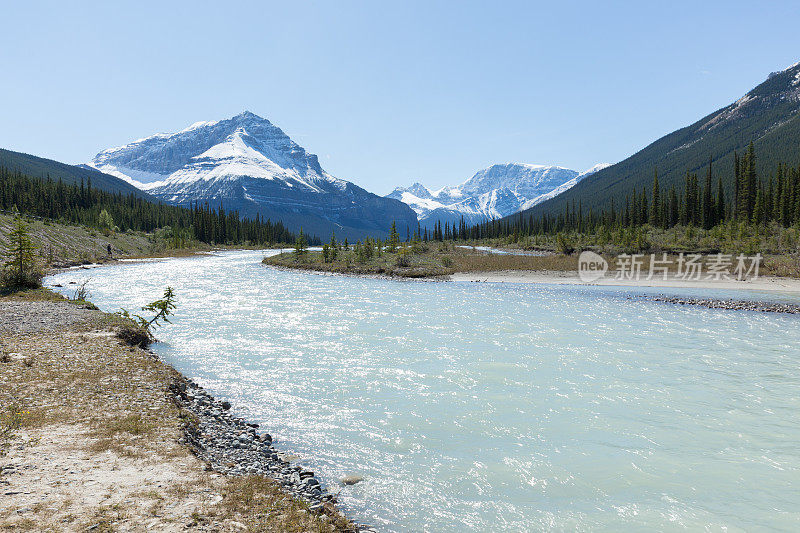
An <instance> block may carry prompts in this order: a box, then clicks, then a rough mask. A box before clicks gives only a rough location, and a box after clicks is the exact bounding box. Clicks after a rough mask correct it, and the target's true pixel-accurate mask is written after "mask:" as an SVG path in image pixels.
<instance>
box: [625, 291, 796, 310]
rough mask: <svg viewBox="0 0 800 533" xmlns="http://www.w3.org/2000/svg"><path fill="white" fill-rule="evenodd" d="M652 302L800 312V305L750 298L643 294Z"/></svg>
mask: <svg viewBox="0 0 800 533" xmlns="http://www.w3.org/2000/svg"><path fill="white" fill-rule="evenodd" d="M641 298H642V299H644V300H649V301H651V302H664V303H669V304H676V305H699V306H701V307H708V308H709V309H729V310H735V311H757V312H759V313H789V314H800V305H796V304H788V303H771V302H758V301H749V300H718V299H714V298H682V297H677V296H665V295H659V296H643V297H641Z"/></svg>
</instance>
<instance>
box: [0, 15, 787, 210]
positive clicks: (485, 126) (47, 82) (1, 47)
mask: <svg viewBox="0 0 800 533" xmlns="http://www.w3.org/2000/svg"><path fill="white" fill-rule="evenodd" d="M118 4H119V3H117V2H92V3H89V2H75V3H73V2H50V3H47V2H4V5H3V9H2V11H3V24H2V29H1V30H0V99H2V106H0V147H3V148H9V149H12V150H18V151H23V152H28V153H33V154H36V155H41V156H44V157H49V158H53V159H57V160H60V161H64V162H68V163H79V162H85V161H87V160H89V159H90V158H91V157H92V156H93V155H94V154H95V153H97V152H98V151H100V150H102V149H104V148H107V147H111V146H117V145H121V144H125V143H127V142H130V141H132V140H134V139H137V138H141V137H145V136H147V135H150V134H152V133H156V132H167V131H176V130H179V129H182V128H184V127H186V126H188V125H189V124H191V123H193V122H196V121H199V120H212V119H220V118H225V117H228V116H231V115H234V114H236V113H238V112H240V111H242V110H245V109H248V110H250V111H253V112H254V113H257V114H259V115H261V116H264V117H266V118H268V119H270V120H271V121H272V122H273V123H274V124H276V125H278V126H279V127H281V128H282V129H283V130H284V131H285V132H286V133H287V134H289V135H290V136H291V137H292V138H293V139H295V140H296V141H297V142H298V143H300V144H301V145H303V146H304V147H305V148H306V149H307V150H309V151H310V152H313V153H316V154H318V155H319V156H320V162H321V163H322V165H323V167H324V168H325V169H326V170H328V171H329V172H331V173H332V174H334V175H336V176H338V177H341V178H344V179H347V180H350V181H353V182H355V183H357V184H359V185H361V186H363V187H365V188H367V189H368V190H371V191H373V192H377V193H380V194H385V193H387V192H389V191H390V190H391V189H392V188H394V186H396V185H407V184H409V183H411V182H412V181H415V180H419V181H422V182H423V183H425V184H427V185H429V186H434V187H436V186H442V185H448V184H456V183H459V182H462V181H464V180H466V179H467V178H469V177H470V176H471V175H472V174H473V173H474V172H475V171H477V170H478V169H480V168H483V167H486V166H488V165H490V164H493V163H498V162H508V161H515V162H526V163H547V164H558V165H563V166H567V167H570V168H574V169H577V170H582V169H584V168H587V167H589V166H591V165H592V164H594V163H596V162H601V161H607V162H615V161H618V160H620V159H623V158H625V157H626V156H628V155H630V154H631V153H633V152H635V151H637V150H639V149H640V148H642V147H644V146H645V145H647V144H648V143H650V142H651V141H653V140H655V139H657V138H658V137H660V136H661V135H663V134H665V133H668V132H670V131H672V130H675V129H677V128H679V127H681V126H684V125H687V124H689V123H691V122H693V121H695V120H697V119H699V118H700V117H702V116H704V115H706V114H708V113H710V112H712V111H714V110H716V109H717V108H719V107H722V106H723V105H726V104H728V103H730V102H731V101H733V100H736V99H737V98H739V97H740V96H741V95H743V94H744V93H745V92H747V91H748V90H749V89H750V88H752V87H754V86H755V85H757V84H758V83H759V82H761V81H762V80H763V79H765V78H766V76H767V74H769V72H770V71H773V70H780V69H783V68H785V67H788V66H789V65H790V64H792V63H794V62H795V61H798V60H800V31H798V27H799V26H800V2H796V1H793V2H769V3H763V4H762V3H760V2H752V1H751V2H741V3H738V2H702V1H700V2H698V1H696V0H695V1H692V2H658V3H657V2H619V3H616V2H611V3H607V2H595V1H591V2H569V1H561V2H543V3H540V4H534V3H532V2H481V3H465V2H455V1H454V2H430V1H422V2H405V1H404V2H396V3H389V2H382V1H378V2H340V1H331V2H325V3H323V2H304V1H297V2H293V1H281V2H275V3H267V2H252V3H248V2H226V3H222V2H214V3H213V4H212V3H211V2H185V3H179V2H171V1H163V0H162V1H159V2H152V3H151V2H144V1H140V2H129V3H125V7H120V6H119V5H118Z"/></svg>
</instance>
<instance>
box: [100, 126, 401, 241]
mask: <svg viewBox="0 0 800 533" xmlns="http://www.w3.org/2000/svg"><path fill="white" fill-rule="evenodd" d="M90 165H91V166H92V167H94V168H96V169H98V170H102V171H103V172H106V173H109V174H112V175H114V176H118V177H120V178H121V179H124V180H126V181H128V182H129V183H131V184H133V185H136V186H137V187H140V188H141V189H143V190H146V191H147V192H148V193H150V194H152V195H154V196H155V197H157V198H160V199H162V200H164V201H166V202H169V203H172V204H177V205H189V204H191V203H192V202H198V201H199V202H205V201H208V202H211V203H220V202H221V203H223V205H224V206H225V208H226V209H236V210H238V211H239V212H240V213H241V214H243V215H248V216H254V215H256V214H259V215H260V216H261V217H263V218H271V219H273V220H282V221H283V222H284V224H286V225H287V226H288V227H289V228H292V229H295V230H296V229H299V228H300V227H303V229H304V230H305V231H306V232H307V233H315V234H317V235H323V236H324V235H328V234H330V232H331V231H336V233H337V234H339V235H340V236H343V237H344V236H350V237H351V238H353V237H360V236H363V235H367V234H372V235H376V234H377V235H383V234H385V233H386V232H387V231H388V229H389V227H390V225H391V223H392V221H396V222H397V225H398V227H403V226H416V223H417V218H416V214H415V213H414V211H412V210H411V209H410V208H409V207H408V206H406V205H405V204H403V203H402V202H399V201H396V200H393V199H387V198H382V197H380V196H377V195H375V194H372V193H370V192H367V191H365V190H364V189H362V188H361V187H358V186H356V185H354V184H352V183H350V182H348V181H345V180H341V179H338V178H335V177H333V176H331V175H330V174H328V173H327V172H325V171H324V170H323V169H322V167H321V166H320V164H319V160H318V158H317V156H316V155H314V154H310V153H308V152H306V150H305V149H304V148H303V147H301V146H300V145H298V144H297V143H295V142H294V141H293V140H292V139H290V138H289V136H288V135H286V134H285V133H284V132H283V131H282V130H281V129H280V128H278V127H277V126H275V125H273V124H272V123H271V122H270V121H269V120H267V119H264V118H262V117H259V116H258V115H255V114H253V113H250V112H248V111H245V112H243V113H240V114H239V115H236V116H234V117H232V118H229V119H225V120H219V121H213V122H197V123H195V124H192V125H191V126H189V127H188V128H186V129H184V130H181V131H179V132H177V133H160V134H156V135H152V136H150V137H146V138H144V139H139V140H137V141H134V142H132V143H129V144H127V145H125V146H121V147H118V148H110V149H108V150H104V151H102V152H100V153H99V154H97V155H96V156H95V157H94V158H93V159H92V161H91V163H90Z"/></svg>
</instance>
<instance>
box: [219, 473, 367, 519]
mask: <svg viewBox="0 0 800 533" xmlns="http://www.w3.org/2000/svg"><path fill="white" fill-rule="evenodd" d="M223 498H224V499H223V501H222V504H221V505H222V507H223V509H224V510H225V513H226V516H227V517H228V518H232V519H238V520H241V522H242V523H243V524H244V525H245V526H246V527H247V530H248V531H271V529H270V528H276V529H275V530H278V531H291V532H297V533H300V532H315V533H317V532H318V533H324V532H330V531H356V529H355V528H354V527H353V524H352V523H351V522H349V521H348V520H346V519H344V518H343V517H342V516H341V515H340V514H338V513H336V512H335V511H334V510H333V508H329V509H327V510H326V513H325V514H324V515H323V516H324V518H320V517H317V516H315V515H313V514H311V513H310V512H309V511H308V507H307V506H306V505H305V504H304V503H302V502H299V501H297V500H295V499H292V498H289V497H288V496H287V495H286V493H284V492H283V491H282V490H281V489H280V488H279V486H278V485H277V483H275V482H274V481H272V480H270V479H267V478H265V477H263V476H248V477H239V478H232V479H231V480H229V482H228V484H227V485H226V487H225V490H224V491H223Z"/></svg>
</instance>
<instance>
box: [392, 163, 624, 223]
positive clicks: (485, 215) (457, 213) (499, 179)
mask: <svg viewBox="0 0 800 533" xmlns="http://www.w3.org/2000/svg"><path fill="white" fill-rule="evenodd" d="M606 166H608V165H607V164H605V163H602V164H598V165H595V166H594V167H592V168H591V169H589V170H587V171H585V172H577V171H575V170H570V169H568V168H564V167H559V166H555V165H530V164H524V163H505V164H498V165H492V166H491V167H488V168H485V169H483V170H480V171H478V172H477V173H475V175H473V176H472V177H471V178H470V179H468V180H467V181H465V182H464V183H462V184H461V185H458V186H455V187H444V188H442V189H439V190H437V191H431V190H430V189H428V188H427V187H425V186H424V185H422V184H421V183H414V184H413V185H411V186H410V187H398V188H396V189H395V190H394V191H392V192H391V193H390V194H388V195H387V197H388V198H394V199H397V200H400V201H402V202H404V203H406V204H408V205H409V206H410V207H411V208H412V209H414V211H415V212H416V213H417V217H418V218H419V220H420V224H421V225H423V226H430V227H432V226H433V225H434V224H435V223H436V222H437V221H440V222H442V223H443V224H444V223H446V222H449V223H451V224H452V223H453V222H457V221H460V220H461V218H463V219H464V221H465V222H466V223H467V224H475V223H478V222H482V221H484V220H489V219H495V218H502V217H504V216H508V215H511V214H514V213H517V212H519V211H521V210H523V209H527V208H529V207H532V206H534V205H537V204H538V203H540V202H543V201H545V200H547V199H549V198H551V197H552V196H554V195H556V194H558V193H560V192H563V191H565V190H567V189H568V188H570V187H572V186H574V185H575V184H577V183H578V182H579V181H581V180H582V179H583V178H585V177H587V176H589V175H591V174H593V173H594V172H597V171H598V170H600V169H602V168H605V167H606Z"/></svg>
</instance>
